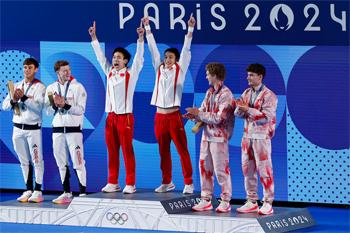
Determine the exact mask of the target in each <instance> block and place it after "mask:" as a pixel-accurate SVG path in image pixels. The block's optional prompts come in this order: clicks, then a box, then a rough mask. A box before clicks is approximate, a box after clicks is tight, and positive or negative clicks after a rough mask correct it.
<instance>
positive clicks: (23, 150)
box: [12, 127, 44, 187]
mask: <svg viewBox="0 0 350 233" xmlns="http://www.w3.org/2000/svg"><path fill="white" fill-rule="evenodd" d="M41 137H42V136H41V129H36V130H23V129H19V128H17V127H13V135H12V141H13V147H14V149H15V152H16V154H17V155H18V158H19V161H20V163H21V168H22V173H23V177H24V182H25V183H26V184H27V183H28V179H29V181H30V182H32V181H33V180H32V177H29V172H30V165H31V164H30V161H32V162H33V164H34V171H35V182H36V183H37V184H39V185H41V184H42V183H43V176H44V160H43V151H42V140H41ZM28 186H29V187H32V186H33V184H28V185H27V187H28Z"/></svg>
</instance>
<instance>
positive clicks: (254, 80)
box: [247, 72, 263, 87]
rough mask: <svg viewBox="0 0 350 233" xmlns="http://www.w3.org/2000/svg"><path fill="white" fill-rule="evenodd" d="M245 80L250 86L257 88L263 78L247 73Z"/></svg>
mask: <svg viewBox="0 0 350 233" xmlns="http://www.w3.org/2000/svg"><path fill="white" fill-rule="evenodd" d="M247 80H248V84H249V85H250V86H252V87H257V86H259V85H260V84H262V80H263V76H262V75H258V74H257V73H253V72H248V77H247Z"/></svg>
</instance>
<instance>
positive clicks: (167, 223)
mask: <svg viewBox="0 0 350 233" xmlns="http://www.w3.org/2000/svg"><path fill="white" fill-rule="evenodd" d="M56 197H57V196H53V195H44V202H42V203H22V202H18V201H17V200H11V201H6V202H1V206H0V221H1V222H9V223H27V224H47V225H65V226H87V227H108V228H127V229H143V230H154V231H156V230H162V231H180V232H265V231H264V229H263V228H262V227H261V225H260V224H259V221H258V220H259V219H261V218H265V217H267V216H265V215H259V214H258V213H248V214H241V213H237V212H236V208H238V207H240V205H231V208H232V211H231V212H227V213H220V212H216V211H215V207H216V206H215V205H213V206H214V208H213V210H211V211H202V212H197V211H192V210H190V209H191V206H189V205H190V204H189V203H191V205H194V201H196V202H198V201H199V199H200V195H199V194H193V195H192V194H191V195H184V194H182V192H181V191H170V192H167V193H155V192H154V190H153V189H137V192H136V193H133V194H123V193H121V192H114V193H95V194H90V195H87V196H84V197H74V199H73V200H72V202H71V203H69V204H54V203H52V200H53V199H54V198H56ZM186 200H189V201H186ZM166 203H168V204H169V206H170V207H172V208H173V209H176V208H178V209H181V208H182V207H184V208H187V210H184V211H181V210H180V212H178V213H176V214H171V213H168V212H169V211H168V212H167V210H166V208H165V207H164V206H165V205H166ZM176 203H177V204H176ZM181 203H182V205H181ZM167 209H169V208H167ZM296 210H300V209H297V208H283V207H274V211H275V212H274V216H276V215H279V214H285V213H288V212H292V211H296Z"/></svg>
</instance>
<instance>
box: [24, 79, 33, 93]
mask: <svg viewBox="0 0 350 233" xmlns="http://www.w3.org/2000/svg"><path fill="white" fill-rule="evenodd" d="M34 81H35V78H33V81H32V82H31V83H30V84H29V86H28V88H27V90H26V92H25V93H24V95H27V93H28V91H29V89H30V88H31V86H32V85H33V83H34ZM23 86H24V82H23V83H22V87H23Z"/></svg>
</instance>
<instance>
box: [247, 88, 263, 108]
mask: <svg viewBox="0 0 350 233" xmlns="http://www.w3.org/2000/svg"><path fill="white" fill-rule="evenodd" d="M263 87H264V84H261V87H260V89H259V91H258V93H256V96H255V98H254V101H253V103H252V96H253V92H250V100H249V107H251V108H254V103H255V100H256V98H257V97H258V95H259V94H260V92H261V90H262V89H263Z"/></svg>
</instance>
